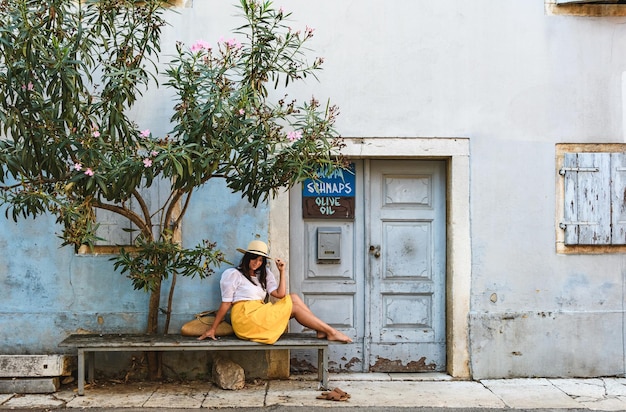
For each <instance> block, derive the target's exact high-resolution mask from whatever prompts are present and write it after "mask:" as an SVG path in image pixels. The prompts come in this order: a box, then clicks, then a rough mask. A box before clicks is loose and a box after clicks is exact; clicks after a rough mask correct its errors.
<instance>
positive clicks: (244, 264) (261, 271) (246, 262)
mask: <svg viewBox="0 0 626 412" xmlns="http://www.w3.org/2000/svg"><path fill="white" fill-rule="evenodd" d="M259 256H261V255H255V254H254V253H250V252H246V253H245V254H244V255H243V257H242V258H241V262H240V263H239V266H237V269H238V270H239V271H240V272H241V273H243V275H244V276H245V277H246V279H248V280H249V281H250V283H252V284H253V285H256V283H254V281H253V280H252V278H250V261H251V260H254V259H256V258H258V257H259ZM261 257H262V258H263V263H262V264H261V266H259V268H258V269H257V270H256V272H255V273H256V278H257V279H259V282H260V284H261V287H262V288H263V289H264V290H266V289H267V258H266V257H265V256H261Z"/></svg>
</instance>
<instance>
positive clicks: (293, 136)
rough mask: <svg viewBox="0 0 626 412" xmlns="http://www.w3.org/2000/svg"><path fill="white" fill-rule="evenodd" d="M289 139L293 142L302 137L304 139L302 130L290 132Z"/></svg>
mask: <svg viewBox="0 0 626 412" xmlns="http://www.w3.org/2000/svg"><path fill="white" fill-rule="evenodd" d="M287 139H289V140H290V141H292V142H293V141H296V140H300V139H302V132H300V131H295V132H289V133H288V134H287Z"/></svg>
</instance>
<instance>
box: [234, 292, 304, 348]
mask: <svg viewBox="0 0 626 412" xmlns="http://www.w3.org/2000/svg"><path fill="white" fill-rule="evenodd" d="M292 305H293V304H292V302H291V296H289V295H287V296H285V297H284V298H282V299H281V300H279V301H277V302H276V303H271V302H270V303H263V302H262V301H260V300H247V301H242V302H235V304H233V307H232V308H231V310H230V320H231V323H232V325H233V330H234V331H235V335H237V337H239V338H240V339H246V340H251V341H254V342H260V343H267V344H270V345H271V344H272V343H274V342H276V341H277V340H278V338H280V335H282V334H283V333H284V332H285V330H286V329H287V324H288V323H289V318H290V317H291V307H292Z"/></svg>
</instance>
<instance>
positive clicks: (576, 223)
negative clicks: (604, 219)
mask: <svg viewBox="0 0 626 412" xmlns="http://www.w3.org/2000/svg"><path fill="white" fill-rule="evenodd" d="M597 224H598V222H561V223H559V227H560V228H561V229H563V230H565V228H567V225H579V226H584V225H586V226H593V225H597Z"/></svg>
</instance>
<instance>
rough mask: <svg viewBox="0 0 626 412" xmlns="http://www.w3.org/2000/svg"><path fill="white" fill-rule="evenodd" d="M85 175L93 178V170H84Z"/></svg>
mask: <svg viewBox="0 0 626 412" xmlns="http://www.w3.org/2000/svg"><path fill="white" fill-rule="evenodd" d="M85 174H86V175H87V176H93V170H91V168H90V167H88V168H87V170H85Z"/></svg>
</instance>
